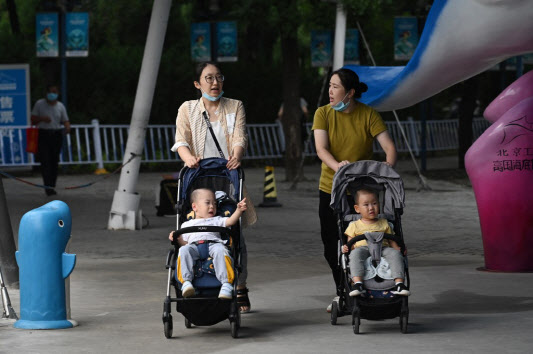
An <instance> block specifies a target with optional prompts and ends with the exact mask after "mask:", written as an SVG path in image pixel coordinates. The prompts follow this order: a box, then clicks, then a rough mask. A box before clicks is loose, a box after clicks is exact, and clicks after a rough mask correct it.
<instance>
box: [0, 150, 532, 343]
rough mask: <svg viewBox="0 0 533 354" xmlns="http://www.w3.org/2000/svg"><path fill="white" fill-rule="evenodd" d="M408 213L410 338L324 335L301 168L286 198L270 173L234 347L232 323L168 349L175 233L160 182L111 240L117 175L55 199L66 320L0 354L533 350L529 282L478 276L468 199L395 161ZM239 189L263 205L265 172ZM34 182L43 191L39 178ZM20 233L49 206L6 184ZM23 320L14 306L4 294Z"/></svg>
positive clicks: (334, 330)
mask: <svg viewBox="0 0 533 354" xmlns="http://www.w3.org/2000/svg"><path fill="white" fill-rule="evenodd" d="M455 164H456V162H455V159H453V158H439V159H430V161H428V169H429V170H432V171H433V170H439V169H444V168H450V167H451V168H453V167H454V166H455ZM398 170H399V171H400V173H401V174H402V176H403V177H404V182H405V186H406V191H407V196H406V202H407V207H406V209H405V214H404V217H403V227H404V234H405V237H406V242H407V245H408V248H409V253H410V257H409V264H410V274H411V282H412V287H411V290H412V296H411V297H410V299H409V302H410V305H409V307H410V318H409V321H410V322H409V333H408V334H401V333H400V329H399V325H398V320H397V319H396V320H387V321H379V322H369V321H365V320H363V321H362V323H361V331H362V333H363V334H362V335H358V336H356V335H354V334H353V332H352V328H351V324H350V323H351V322H350V320H349V318H347V317H343V318H340V319H339V324H338V325H337V326H332V325H331V324H330V323H329V314H327V313H326V311H325V307H326V305H327V304H328V303H329V302H330V301H331V298H332V297H333V295H334V294H333V291H332V290H333V284H332V283H333V282H332V280H331V279H330V273H329V269H328V268H327V265H326V263H325V261H324V259H323V257H322V246H321V242H320V235H319V222H318V216H317V209H318V192H317V183H318V175H319V166H318V165H312V166H306V169H305V171H306V173H305V175H306V177H307V179H308V181H306V182H302V183H300V184H299V185H298V188H297V189H296V190H290V189H289V184H288V183H285V182H283V181H282V179H283V177H284V171H283V169H281V168H277V169H276V171H275V173H276V178H277V188H278V199H279V201H280V202H281V203H282V204H283V207H281V208H272V209H259V218H260V219H259V222H258V223H257V224H256V225H254V226H253V227H251V228H249V229H247V230H246V231H245V235H246V237H247V243H248V248H249V255H250V264H249V273H250V277H249V287H250V290H251V293H250V296H251V300H252V307H253V312H252V313H250V314H247V315H243V317H242V326H243V327H242V328H241V331H240V335H241V338H239V339H232V338H231V336H230V327H229V322H227V321H225V322H222V323H220V324H218V325H215V326H212V327H193V328H192V329H186V328H185V327H184V326H183V318H182V316H181V315H180V314H178V313H175V312H174V313H173V316H174V338H173V339H170V340H169V339H165V337H164V335H163V325H162V322H161V314H162V304H163V299H164V295H165V287H166V271H165V269H164V262H165V257H166V253H167V250H168V248H169V244H168V241H167V240H166V235H167V234H168V231H169V230H170V229H173V228H174V227H175V220H174V219H171V218H164V217H163V218H161V217H156V216H155V211H156V210H155V208H154V202H153V200H154V197H153V188H154V186H155V185H156V184H157V183H158V182H159V180H160V178H161V177H160V175H161V174H159V173H143V174H141V176H140V180H139V193H141V195H142V209H143V212H144V215H145V216H146V218H147V221H148V222H149V225H148V226H147V227H146V228H145V229H143V230H142V231H108V230H107V229H106V226H107V218H108V213H109V209H110V207H111V201H112V196H113V192H114V190H115V189H116V187H117V184H118V176H116V177H111V178H109V179H107V180H105V181H104V182H100V183H97V184H95V185H93V186H91V187H89V188H85V189H80V190H72V191H67V190H61V189H59V195H58V196H57V198H58V199H61V200H63V201H65V202H66V203H67V204H68V205H69V206H70V208H71V211H72V215H73V230H72V244H71V247H70V252H71V253H76V254H77V257H78V258H77V259H78V262H77V265H76V268H75V270H74V272H73V273H72V275H71V308H72V317H73V319H74V320H76V321H78V322H79V326H78V327H76V328H73V329H68V330H54V331H28V330H19V329H14V328H13V327H12V323H13V321H11V320H5V319H0V352H1V353H67V352H73V351H77V352H84V353H103V352H112V353H126V352H127V353H147V352H150V353H151V352H161V353H162V352H188V353H206V352H220V353H247V352H255V353H272V352H277V353H333V352H347V351H349V350H351V351H354V350H357V351H361V352H366V353H381V352H395V353H412V352H417V353H450V352H456V353H480V352H484V353H499V352H507V353H526V352H531V348H532V346H533V338H532V336H531V328H532V327H533V297H532V295H531V290H533V285H532V284H533V274H531V273H529V274H528V273H511V274H510V273H489V272H483V271H479V270H477V268H478V267H482V266H483V265H484V260H483V248H482V243H481V234H480V228H479V219H478V214H477V210H476V204H475V200H474V194H473V192H472V190H471V188H470V187H469V186H467V185H464V184H456V183H451V182H450V181H446V180H433V179H432V180H429V184H430V185H431V187H432V188H433V190H432V191H425V192H417V191H416V189H417V186H418V182H417V178H416V176H415V175H414V174H413V173H412V170H413V166H412V164H411V162H410V161H400V163H399V165H398ZM246 172H247V185H248V189H249V190H250V193H251V195H252V197H253V199H254V200H255V202H256V203H258V202H260V201H261V199H262V185H263V170H262V169H260V168H247V169H246ZM95 178H97V177H95V176H92V175H77V176H60V179H59V183H60V184H61V186H70V185H78V184H82V183H86V182H88V181H92V180H93V179H95ZM28 179H29V180H32V181H35V182H37V183H40V178H38V177H37V176H35V177H29V178H28ZM4 188H5V191H6V196H7V200H8V204H9V211H10V215H11V220H12V225H13V229H14V232H15V233H17V232H18V224H19V221H20V218H21V217H22V215H23V214H24V213H25V212H27V211H29V210H31V209H34V208H36V207H39V206H41V205H43V204H45V203H46V202H47V201H49V200H50V199H47V198H46V197H45V196H44V193H43V192H42V191H41V190H37V189H34V188H31V187H28V186H27V185H25V184H21V183H19V182H16V181H12V180H5V179H4ZM9 295H10V297H11V301H12V303H13V307H14V308H15V310H16V311H17V313H19V312H20V307H19V293H18V290H16V289H9Z"/></svg>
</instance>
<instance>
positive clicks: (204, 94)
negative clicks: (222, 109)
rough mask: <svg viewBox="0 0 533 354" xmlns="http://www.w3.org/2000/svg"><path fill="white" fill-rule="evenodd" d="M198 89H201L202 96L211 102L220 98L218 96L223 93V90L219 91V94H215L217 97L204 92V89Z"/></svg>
mask: <svg viewBox="0 0 533 354" xmlns="http://www.w3.org/2000/svg"><path fill="white" fill-rule="evenodd" d="M200 91H202V97H204V98H205V99H208V100H209V101H211V102H216V101H218V100H219V99H220V97H222V95H223V94H224V91H221V92H220V94H219V95H218V96H217V97H213V96H209V95H208V94H207V93H205V92H204V90H202V89H200Z"/></svg>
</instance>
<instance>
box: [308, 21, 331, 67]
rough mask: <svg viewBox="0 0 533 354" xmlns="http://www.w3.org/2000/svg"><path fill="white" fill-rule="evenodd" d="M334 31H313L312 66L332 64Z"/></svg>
mask: <svg viewBox="0 0 533 354" xmlns="http://www.w3.org/2000/svg"><path fill="white" fill-rule="evenodd" d="M332 35H333V33H332V31H330V30H312V31H311V66H313V67H320V66H331V64H332V61H333V60H332V58H333V56H332V53H333V50H332V43H333V40H332Z"/></svg>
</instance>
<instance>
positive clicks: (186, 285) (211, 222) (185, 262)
mask: <svg viewBox="0 0 533 354" xmlns="http://www.w3.org/2000/svg"><path fill="white" fill-rule="evenodd" d="M191 203H192V209H193V211H194V215H195V216H194V219H192V220H189V221H186V222H184V223H183V224H182V225H181V227H182V228H184V227H189V226H221V227H230V226H233V225H235V224H236V223H237V222H238V221H239V218H240V217H241V215H242V213H243V212H244V211H245V210H246V198H244V199H243V200H241V201H240V202H239V203H238V204H237V209H236V210H235V212H234V213H233V215H231V216H230V217H227V218H226V217H220V216H216V213H217V204H216V199H215V193H214V192H213V191H212V190H210V189H207V188H199V189H196V190H194V191H193V192H192V193H191ZM173 236H174V231H172V232H171V233H170V234H169V236H168V238H169V239H170V240H171V241H172V239H173ZM202 241H207V242H209V256H211V257H212V258H213V266H214V268H215V275H216V277H217V279H218V281H219V282H220V283H221V284H222V287H221V288H220V293H219V295H218V297H219V298H221V299H231V297H232V293H233V286H232V285H231V284H232V283H233V279H234V277H235V274H234V272H233V268H232V266H231V258H230V256H229V254H228V251H227V250H226V246H225V245H224V244H225V242H226V241H224V240H222V239H221V238H220V233H218V232H194V233H186V234H182V235H181V236H180V237H179V238H178V244H179V245H180V246H182V247H180V249H179V254H178V264H177V268H178V269H177V273H178V274H177V275H178V279H179V281H180V282H181V283H182V288H181V293H182V295H183V297H190V296H193V295H194V294H195V290H194V287H193V286H192V283H191V281H192V280H193V277H194V268H193V267H194V262H195V261H196V260H197V259H198V258H199V254H198V248H197V243H198V242H202Z"/></svg>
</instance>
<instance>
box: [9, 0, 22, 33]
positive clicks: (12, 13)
mask: <svg viewBox="0 0 533 354" xmlns="http://www.w3.org/2000/svg"><path fill="white" fill-rule="evenodd" d="M6 5H7V11H8V12H9V22H10V24H11V32H12V33H13V34H14V35H19V34H20V25H19V17H18V14H17V6H16V5H15V0H6Z"/></svg>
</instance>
